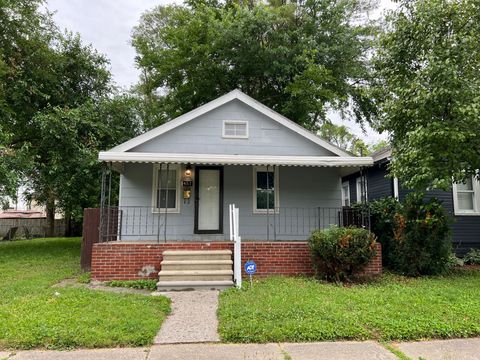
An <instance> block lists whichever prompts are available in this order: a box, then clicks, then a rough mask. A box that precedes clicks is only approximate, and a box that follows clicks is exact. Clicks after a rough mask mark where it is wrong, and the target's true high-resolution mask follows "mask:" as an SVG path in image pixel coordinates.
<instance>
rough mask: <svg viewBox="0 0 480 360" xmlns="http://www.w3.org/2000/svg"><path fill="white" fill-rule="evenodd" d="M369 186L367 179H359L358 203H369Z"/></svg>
mask: <svg viewBox="0 0 480 360" xmlns="http://www.w3.org/2000/svg"><path fill="white" fill-rule="evenodd" d="M367 189H368V186H367V178H366V177H365V176H363V181H362V177H358V178H357V202H362V201H367V200H368V191H367Z"/></svg>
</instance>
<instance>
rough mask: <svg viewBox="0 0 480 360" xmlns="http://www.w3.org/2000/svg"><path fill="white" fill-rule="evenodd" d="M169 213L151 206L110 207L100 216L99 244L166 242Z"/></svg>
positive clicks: (105, 208)
mask: <svg viewBox="0 0 480 360" xmlns="http://www.w3.org/2000/svg"><path fill="white" fill-rule="evenodd" d="M168 215H170V214H169V213H166V212H165V211H164V210H159V209H157V208H154V207H151V206H110V207H104V208H103V209H102V210H101V214H100V242H105V241H117V240H157V241H158V242H160V241H166V240H167V232H166V230H167V227H166V225H167V220H168Z"/></svg>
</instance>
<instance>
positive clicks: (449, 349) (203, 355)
mask: <svg viewBox="0 0 480 360" xmlns="http://www.w3.org/2000/svg"><path fill="white" fill-rule="evenodd" d="M393 346H394V347H395V348H397V349H398V350H400V351H401V352H403V353H404V354H405V355H406V356H407V357H410V358H411V359H418V358H419V357H421V358H422V359H426V360H437V359H438V360H449V359H455V360H456V359H460V360H466V359H468V360H476V359H479V360H480V338H474V339H455V340H435V341H422V342H407V343H398V344H393ZM4 358H8V359H9V360H10V359H14V360H47V359H48V360H50V359H53V360H56V359H58V360H87V359H93V360H108V359H113V360H127V359H128V360H130V359H131V360H170V359H171V360H176V359H182V360H183V359H189V360H207V359H208V360H224V359H228V360H237V359H238V360H257V359H258V360H287V359H292V360H324V359H335V360H370V359H372V360H390V359H397V357H396V356H395V355H394V354H393V353H392V352H390V351H389V350H387V349H386V348H385V347H384V346H382V345H381V344H379V343H378V342H375V341H364V342H360V341H338V342H319V343H295V344H292V343H280V344H221V343H215V344H213V343H212V344H170V345H153V346H152V347H149V348H134V349H132V348H118V349H97V350H74V351H43V350H32V351H17V352H15V353H8V352H1V351H0V359H4Z"/></svg>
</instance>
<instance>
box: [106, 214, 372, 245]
mask: <svg viewBox="0 0 480 360" xmlns="http://www.w3.org/2000/svg"><path fill="white" fill-rule="evenodd" d="M224 214H225V215H224V217H226V216H227V215H228V211H224ZM223 220H224V234H226V235H225V239H227V238H228V232H229V229H228V218H224V219H223ZM332 225H336V226H356V227H364V228H370V214H369V213H368V210H367V209H361V208H350V207H310V208H306V207H279V208H275V210H274V209H270V210H269V211H264V212H261V211H260V212H256V213H254V214H253V213H252V210H251V208H250V209H248V211H245V210H244V211H242V208H240V235H241V236H242V237H243V238H244V239H248V240H265V239H266V240H305V239H306V238H307V237H308V235H309V234H310V233H311V232H312V231H314V230H316V229H325V228H328V227H330V226H332ZM176 227H182V230H181V231H180V230H179V229H178V228H176ZM182 233H183V235H185V236H186V237H188V235H192V236H193V216H191V215H188V216H185V217H184V218H183V215H182V214H181V213H180V214H178V213H168V212H165V210H163V209H160V210H159V209H156V208H154V207H149V206H111V207H104V208H103V209H102V210H101V219H100V241H101V242H105V241H117V240H155V241H158V242H167V241H168V240H171V239H170V236H171V235H172V234H176V235H179V234H182Z"/></svg>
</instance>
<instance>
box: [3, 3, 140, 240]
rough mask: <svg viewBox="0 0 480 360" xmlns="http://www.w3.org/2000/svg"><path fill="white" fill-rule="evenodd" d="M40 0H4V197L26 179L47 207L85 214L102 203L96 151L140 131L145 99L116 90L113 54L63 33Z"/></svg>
mask: <svg viewBox="0 0 480 360" xmlns="http://www.w3.org/2000/svg"><path fill="white" fill-rule="evenodd" d="M43 5H44V2H43V1H41V0H34V1H30V0H28V1H27V0H0V34H1V36H0V80H1V81H0V115H1V116H2V123H1V125H0V126H1V134H0V153H1V155H2V156H1V157H0V175H1V176H0V191H1V193H0V195H6V194H7V195H8V194H9V193H11V192H12V190H14V189H15V188H16V187H17V186H18V182H19V181H21V180H25V181H26V183H27V185H28V186H29V188H30V191H31V193H32V196H33V198H34V199H35V200H36V201H37V202H39V203H40V204H43V205H45V206H46V210H47V220H48V221H47V222H48V225H49V231H48V232H47V235H52V233H53V225H54V222H53V220H54V214H55V209H56V208H58V209H59V210H61V211H63V212H64V214H65V217H66V218H67V219H70V218H72V217H74V218H77V219H78V218H79V217H81V215H82V214H81V213H82V212H81V210H82V208H83V207H86V206H95V205H96V204H98V197H99V183H100V181H99V179H100V174H99V164H98V162H97V153H98V150H99V149H105V148H108V147H111V146H114V145H116V144H118V143H119V142H122V141H125V140H126V139H128V138H129V137H131V136H134V135H135V134H137V133H138V130H139V127H140V126H139V118H138V116H139V114H140V110H141V107H140V106H139V104H138V100H137V99H135V98H133V97H131V96H125V95H121V94H117V93H116V91H115V88H114V86H113V84H112V81H111V75H110V72H109V71H108V69H107V65H108V60H107V59H106V58H105V57H104V56H103V55H101V54H99V53H98V52H97V51H95V49H93V48H92V47H91V46H85V45H84V44H82V42H81V39H80V37H79V36H78V35H75V34H71V33H65V34H64V33H61V32H59V31H58V29H57V28H56V26H55V24H54V23H53V22H52V19H51V14H49V13H48V12H44V11H40V7H41V6H43Z"/></svg>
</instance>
